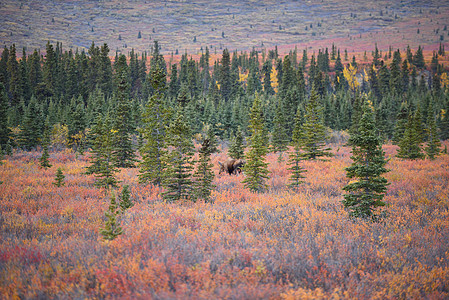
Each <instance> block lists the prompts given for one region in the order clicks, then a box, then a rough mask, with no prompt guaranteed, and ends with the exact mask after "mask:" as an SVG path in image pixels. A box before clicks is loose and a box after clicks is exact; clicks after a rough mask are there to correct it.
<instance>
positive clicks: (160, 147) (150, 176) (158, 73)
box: [139, 68, 169, 186]
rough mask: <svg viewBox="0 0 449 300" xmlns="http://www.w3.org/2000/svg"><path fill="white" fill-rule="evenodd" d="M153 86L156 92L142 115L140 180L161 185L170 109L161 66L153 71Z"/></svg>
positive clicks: (151, 78)
mask: <svg viewBox="0 0 449 300" xmlns="http://www.w3.org/2000/svg"><path fill="white" fill-rule="evenodd" d="M151 75H152V76H151V77H150V80H151V86H152V88H153V90H154V94H153V95H152V96H151V97H150V98H149V99H148V103H147V105H146V107H145V111H144V113H143V116H142V119H143V120H142V121H143V128H142V129H141V131H140V132H141V134H142V138H143V141H144V143H143V145H142V147H141V148H140V154H141V155H142V161H141V162H140V164H139V166H140V170H139V171H140V174H139V182H141V183H144V182H149V183H152V184H154V185H157V186H160V185H161V184H162V181H163V177H164V169H165V164H164V161H163V159H162V157H163V156H164V155H165V154H166V149H165V148H166V147H165V145H166V136H165V135H166V126H167V124H168V120H169V110H168V108H167V107H166V103H165V102H164V95H163V92H164V90H165V73H164V71H163V70H162V69H161V68H154V69H153V71H152V73H151Z"/></svg>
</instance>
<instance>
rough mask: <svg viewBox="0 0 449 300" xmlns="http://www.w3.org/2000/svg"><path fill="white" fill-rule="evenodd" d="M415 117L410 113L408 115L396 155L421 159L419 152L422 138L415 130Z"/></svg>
mask: <svg viewBox="0 0 449 300" xmlns="http://www.w3.org/2000/svg"><path fill="white" fill-rule="evenodd" d="M415 116H416V114H415ZM414 124H415V118H414V117H413V115H412V114H411V113H410V114H409V116H408V122H407V126H406V128H405V131H404V135H403V137H402V139H401V140H400V142H399V149H398V152H397V153H396V156H397V157H399V158H406V159H422V158H424V155H423V153H422V152H421V143H422V139H421V137H420V134H419V133H418V132H417V130H416V126H415V125H414Z"/></svg>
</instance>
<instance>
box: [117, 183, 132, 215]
mask: <svg viewBox="0 0 449 300" xmlns="http://www.w3.org/2000/svg"><path fill="white" fill-rule="evenodd" d="M119 206H120V209H121V211H122V213H124V212H125V210H127V209H128V208H131V207H133V206H134V203H132V201H131V194H130V192H129V185H125V186H123V188H122V193H121V196H120V203H119Z"/></svg>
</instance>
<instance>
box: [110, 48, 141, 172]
mask: <svg viewBox="0 0 449 300" xmlns="http://www.w3.org/2000/svg"><path fill="white" fill-rule="evenodd" d="M119 60H120V62H121V61H122V60H124V62H123V65H124V66H123V68H120V69H119V70H118V73H117V76H116V80H117V92H116V95H115V98H116V102H117V106H116V108H115V110H114V124H113V126H114V130H115V131H116V133H115V134H114V152H113V155H114V164H115V165H116V166H117V167H119V168H132V167H135V165H134V163H135V162H136V159H135V154H134V149H133V145H132V141H131V134H132V132H133V131H134V126H133V122H132V117H131V102H130V100H129V82H128V77H129V72H128V68H126V58H125V56H124V55H121V56H120V57H119Z"/></svg>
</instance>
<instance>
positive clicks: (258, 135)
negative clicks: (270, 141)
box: [243, 94, 268, 192]
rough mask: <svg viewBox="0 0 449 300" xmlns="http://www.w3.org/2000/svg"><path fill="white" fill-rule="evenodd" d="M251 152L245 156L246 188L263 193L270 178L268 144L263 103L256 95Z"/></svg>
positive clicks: (253, 108) (251, 116)
mask: <svg viewBox="0 0 449 300" xmlns="http://www.w3.org/2000/svg"><path fill="white" fill-rule="evenodd" d="M249 130H250V133H251V136H250V138H249V150H248V152H247V154H246V156H245V158H246V164H245V174H246V178H245V179H244V180H243V183H244V184H245V187H246V188H248V189H250V190H251V191H253V192H262V191H264V190H266V189H267V184H266V183H265V180H266V179H267V178H268V164H267V163H266V162H265V157H266V155H267V153H268V146H267V143H266V131H265V128H264V117H263V114H262V101H261V100H260V98H259V95H257V94H256V96H255V98H254V102H253V106H252V108H251V112H250V125H249Z"/></svg>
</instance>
